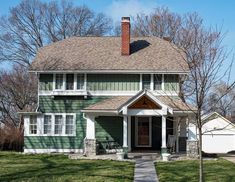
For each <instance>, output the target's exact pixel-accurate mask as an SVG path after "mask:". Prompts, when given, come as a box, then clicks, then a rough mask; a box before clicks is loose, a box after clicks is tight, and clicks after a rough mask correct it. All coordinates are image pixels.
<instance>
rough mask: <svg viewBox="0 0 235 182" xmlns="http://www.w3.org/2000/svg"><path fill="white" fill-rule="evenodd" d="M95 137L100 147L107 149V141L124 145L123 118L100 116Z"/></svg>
mask: <svg viewBox="0 0 235 182" xmlns="http://www.w3.org/2000/svg"><path fill="white" fill-rule="evenodd" d="M95 121H96V122H95V137H96V140H97V141H98V142H99V143H100V145H101V146H100V147H102V148H103V149H106V145H107V141H114V142H116V143H118V145H119V146H120V147H121V146H122V144H123V117H119V116H100V117H97V118H95Z"/></svg>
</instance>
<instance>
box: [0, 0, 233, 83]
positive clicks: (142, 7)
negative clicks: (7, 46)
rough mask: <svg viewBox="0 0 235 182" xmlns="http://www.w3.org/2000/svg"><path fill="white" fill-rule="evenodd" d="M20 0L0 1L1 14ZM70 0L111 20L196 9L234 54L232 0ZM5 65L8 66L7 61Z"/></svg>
mask: <svg viewBox="0 0 235 182" xmlns="http://www.w3.org/2000/svg"><path fill="white" fill-rule="evenodd" d="M44 1H46V0H44ZM19 2H20V0H2V1H0V3H1V4H0V15H4V14H7V13H8V10H9V8H10V7H13V6H15V5H17V4H18V3H19ZM73 2H74V3H75V4H76V5H86V6H88V7H89V8H91V9H93V10H94V11H96V12H103V13H105V14H107V15H108V16H110V17H111V18H113V19H114V21H118V20H119V19H120V18H121V17H122V16H130V15H131V16H134V15H135V14H136V13H139V12H143V13H149V12H150V11H152V10H154V8H155V7H157V6H166V7H169V9H170V10H171V11H173V12H177V13H180V14H184V13H187V12H198V13H199V15H200V16H201V17H203V19H204V23H205V25H207V26H210V25H217V26H218V27H222V28H223V31H224V32H225V33H226V37H225V39H224V46H226V48H227V49H228V50H230V51H231V50H232V52H234V53H235V10H234V7H235V1H234V0H226V1H223V0H74V1H73ZM231 57H232V56H230V58H231ZM234 64H235V63H234ZM4 68H7V66H6V64H5V65H4ZM232 72H233V74H232V79H233V80H235V65H233V69H232Z"/></svg>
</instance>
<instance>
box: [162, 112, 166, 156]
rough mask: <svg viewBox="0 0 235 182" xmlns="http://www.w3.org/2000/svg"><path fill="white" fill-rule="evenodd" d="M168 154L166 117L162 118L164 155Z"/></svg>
mask: <svg viewBox="0 0 235 182" xmlns="http://www.w3.org/2000/svg"><path fill="white" fill-rule="evenodd" d="M165 152H166V116H162V153H165Z"/></svg>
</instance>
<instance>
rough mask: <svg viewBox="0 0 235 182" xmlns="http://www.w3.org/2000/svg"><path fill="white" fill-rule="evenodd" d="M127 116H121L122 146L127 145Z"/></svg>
mask: <svg viewBox="0 0 235 182" xmlns="http://www.w3.org/2000/svg"><path fill="white" fill-rule="evenodd" d="M127 127H128V126H127V116H123V147H128V144H127V143H128V139H127V133H128V128H127Z"/></svg>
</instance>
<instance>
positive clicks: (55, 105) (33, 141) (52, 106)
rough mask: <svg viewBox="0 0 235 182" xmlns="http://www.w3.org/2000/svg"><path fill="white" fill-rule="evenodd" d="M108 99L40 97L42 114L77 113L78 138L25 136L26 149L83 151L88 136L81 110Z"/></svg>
mask: <svg viewBox="0 0 235 182" xmlns="http://www.w3.org/2000/svg"><path fill="white" fill-rule="evenodd" d="M103 99H107V97H92V98H87V99H84V97H76V96H71V97H54V98H52V97H51V96H40V97H39V109H40V111H41V112H42V113H76V136H25V137H24V148H25V149H82V148H83V140H84V138H85V136H86V121H85V119H84V118H83V115H82V113H81V112H80V110H81V109H83V108H84V107H87V106H89V105H90V104H94V103H96V102H99V101H102V100H103Z"/></svg>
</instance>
